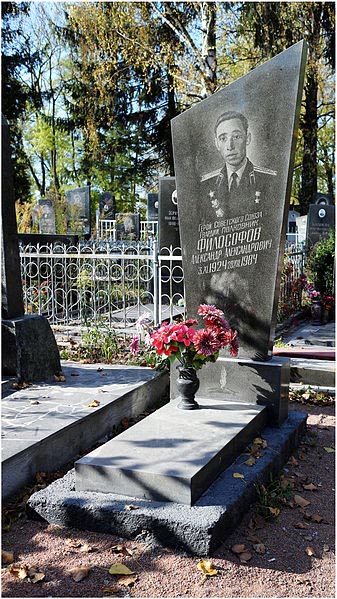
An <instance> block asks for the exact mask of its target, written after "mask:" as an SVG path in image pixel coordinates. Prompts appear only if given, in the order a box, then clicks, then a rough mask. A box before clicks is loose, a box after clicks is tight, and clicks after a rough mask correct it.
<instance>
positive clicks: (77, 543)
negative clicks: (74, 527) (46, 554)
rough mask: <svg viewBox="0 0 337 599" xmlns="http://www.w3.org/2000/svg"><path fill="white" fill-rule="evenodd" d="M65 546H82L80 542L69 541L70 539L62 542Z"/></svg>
mask: <svg viewBox="0 0 337 599" xmlns="http://www.w3.org/2000/svg"><path fill="white" fill-rule="evenodd" d="M64 543H65V545H68V547H80V546H81V545H82V543H81V541H75V539H71V538H70V537H69V538H68V539H66V540H65V541H64Z"/></svg>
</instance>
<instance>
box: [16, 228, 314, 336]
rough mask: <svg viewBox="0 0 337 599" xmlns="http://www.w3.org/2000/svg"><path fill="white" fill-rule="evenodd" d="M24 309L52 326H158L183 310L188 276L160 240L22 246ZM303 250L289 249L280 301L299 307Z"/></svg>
mask: <svg viewBox="0 0 337 599" xmlns="http://www.w3.org/2000/svg"><path fill="white" fill-rule="evenodd" d="M20 259H21V272H22V281H23V295H24V304H25V311H26V313H30V314H34V313H35V314H36V313H38V314H43V315H44V316H46V317H47V318H48V320H49V321H50V323H51V324H71V323H83V322H84V323H92V324H97V323H103V322H104V323H105V324H106V325H107V326H109V327H113V328H129V327H132V326H134V324H135V322H136V320H137V319H138V318H139V317H140V316H141V315H143V314H144V313H149V314H150V316H151V318H152V319H153V320H154V322H155V324H158V323H160V322H162V321H163V320H164V319H165V320H166V319H167V320H172V318H173V317H174V316H176V315H177V314H182V315H183V316H184V315H185V314H184V290H183V284H184V283H183V282H184V274H183V268H182V256H181V249H180V248H172V246H171V247H169V248H161V251H160V252H159V251H158V244H157V241H155V240H154V241H150V242H147V243H142V242H138V243H134V244H130V243H129V244H127V243H122V242H113V241H111V240H110V241H108V240H105V241H102V240H101V241H89V242H86V243H85V242H81V243H80V244H79V245H76V246H66V245H63V244H59V243H54V244H47V245H41V244H38V245H36V246H33V245H26V246H23V245H22V244H21V245H20ZM304 260H305V251H304V249H303V248H298V247H294V246H293V247H292V248H288V250H287V254H286V259H285V266H284V270H283V276H282V282H281V289H280V305H281V306H285V305H287V306H288V307H289V308H291V310H292V311H296V310H298V309H300V307H301V294H302V289H301V287H300V285H299V278H300V276H301V275H302V274H303V267H304Z"/></svg>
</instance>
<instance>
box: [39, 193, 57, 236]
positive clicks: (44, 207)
mask: <svg viewBox="0 0 337 599" xmlns="http://www.w3.org/2000/svg"><path fill="white" fill-rule="evenodd" d="M38 220H39V233H44V234H46V235H54V234H55V231H56V228H55V207H54V202H53V200H50V199H45V200H39V219H38Z"/></svg>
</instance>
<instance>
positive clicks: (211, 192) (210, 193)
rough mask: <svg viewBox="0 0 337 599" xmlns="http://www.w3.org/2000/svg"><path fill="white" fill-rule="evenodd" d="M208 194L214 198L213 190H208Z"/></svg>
mask: <svg viewBox="0 0 337 599" xmlns="http://www.w3.org/2000/svg"><path fill="white" fill-rule="evenodd" d="M208 195H209V197H210V198H211V199H212V198H214V195H215V193H214V191H212V190H210V192H209V194H208Z"/></svg>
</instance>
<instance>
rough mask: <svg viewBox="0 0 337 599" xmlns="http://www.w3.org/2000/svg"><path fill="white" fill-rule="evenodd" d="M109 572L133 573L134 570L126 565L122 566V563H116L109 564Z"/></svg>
mask: <svg viewBox="0 0 337 599" xmlns="http://www.w3.org/2000/svg"><path fill="white" fill-rule="evenodd" d="M109 574H117V575H118V574H134V572H132V570H130V569H129V568H128V567H127V566H124V564H120V563H117V564H113V565H112V566H111V568H110V569H109Z"/></svg>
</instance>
